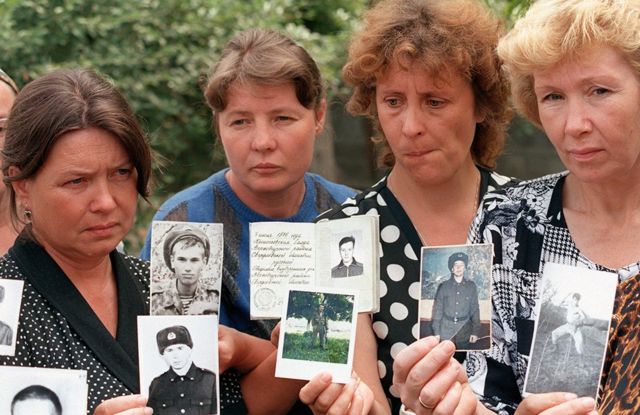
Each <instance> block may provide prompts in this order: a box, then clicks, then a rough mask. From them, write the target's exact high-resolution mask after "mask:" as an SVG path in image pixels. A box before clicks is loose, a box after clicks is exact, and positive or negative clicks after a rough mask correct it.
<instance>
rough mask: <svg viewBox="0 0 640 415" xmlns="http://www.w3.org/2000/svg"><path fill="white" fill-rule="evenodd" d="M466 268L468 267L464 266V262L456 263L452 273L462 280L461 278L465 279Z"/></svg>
mask: <svg viewBox="0 0 640 415" xmlns="http://www.w3.org/2000/svg"><path fill="white" fill-rule="evenodd" d="M465 268H466V266H465V265H464V261H456V262H454V263H453V266H452V267H451V272H452V273H453V275H454V276H456V277H458V278H461V277H464V270H465Z"/></svg>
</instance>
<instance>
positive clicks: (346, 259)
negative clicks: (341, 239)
mask: <svg viewBox="0 0 640 415" xmlns="http://www.w3.org/2000/svg"><path fill="white" fill-rule="evenodd" d="M334 252H335V251H334ZM340 256H341V257H342V262H343V263H344V264H345V265H348V264H350V263H351V261H352V260H353V242H351V241H349V242H345V243H343V244H342V245H340Z"/></svg>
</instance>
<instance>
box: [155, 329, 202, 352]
mask: <svg viewBox="0 0 640 415" xmlns="http://www.w3.org/2000/svg"><path fill="white" fill-rule="evenodd" d="M156 341H157V342H158V351H159V352H160V354H164V349H166V348H167V347H169V346H173V345H174V344H185V345H187V346H189V347H191V348H193V341H192V340H191V334H189V330H187V328H186V327H185V326H171V327H167V328H164V329H162V330H160V331H159V332H158V334H156Z"/></svg>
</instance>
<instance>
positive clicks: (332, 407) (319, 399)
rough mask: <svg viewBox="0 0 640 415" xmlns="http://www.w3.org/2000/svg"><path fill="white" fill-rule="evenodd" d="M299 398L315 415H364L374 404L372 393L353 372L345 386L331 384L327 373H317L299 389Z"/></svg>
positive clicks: (329, 375)
mask: <svg viewBox="0 0 640 415" xmlns="http://www.w3.org/2000/svg"><path fill="white" fill-rule="evenodd" d="M299 397H300V400H301V401H302V402H304V403H305V404H306V405H308V406H309V408H311V410H312V411H313V413H314V414H315V415H325V414H331V415H339V414H348V415H365V414H368V413H369V411H370V410H371V407H372V405H373V403H374V395H373V392H372V391H371V389H369V387H368V386H367V385H366V384H365V383H364V382H362V381H360V379H359V378H358V377H357V375H356V374H355V372H354V377H353V378H352V379H351V381H350V382H349V383H347V384H345V385H343V384H339V383H331V374H329V373H326V372H322V373H319V374H317V375H316V376H314V377H313V378H312V379H311V380H310V381H309V383H307V384H306V385H305V386H304V387H303V388H302V389H300V394H299Z"/></svg>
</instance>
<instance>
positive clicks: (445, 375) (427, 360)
mask: <svg viewBox="0 0 640 415" xmlns="http://www.w3.org/2000/svg"><path fill="white" fill-rule="evenodd" d="M454 352H455V346H454V344H453V343H452V342H450V341H448V340H447V341H443V342H442V343H439V339H438V338H437V337H427V338H424V339H421V340H418V341H417V342H415V343H413V344H411V345H410V346H408V347H407V348H405V349H404V350H402V351H401V352H400V353H398V356H397V357H396V359H395V361H394V363H393V384H394V386H395V388H396V390H397V391H398V393H399V394H400V399H401V400H402V403H403V404H404V406H405V407H406V408H407V409H409V410H411V411H413V412H414V413H416V414H417V415H423V414H425V415H430V414H435V415H445V414H446V415H452V414H455V415H463V414H476V413H477V412H480V413H486V411H485V408H484V407H483V406H482V405H480V403H479V402H478V400H477V398H476V397H475V395H474V393H473V391H472V390H471V388H470V387H469V383H468V380H467V375H466V374H465V372H464V370H463V368H462V366H461V365H460V363H458V362H457V361H456V360H455V359H453V353H454Z"/></svg>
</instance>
